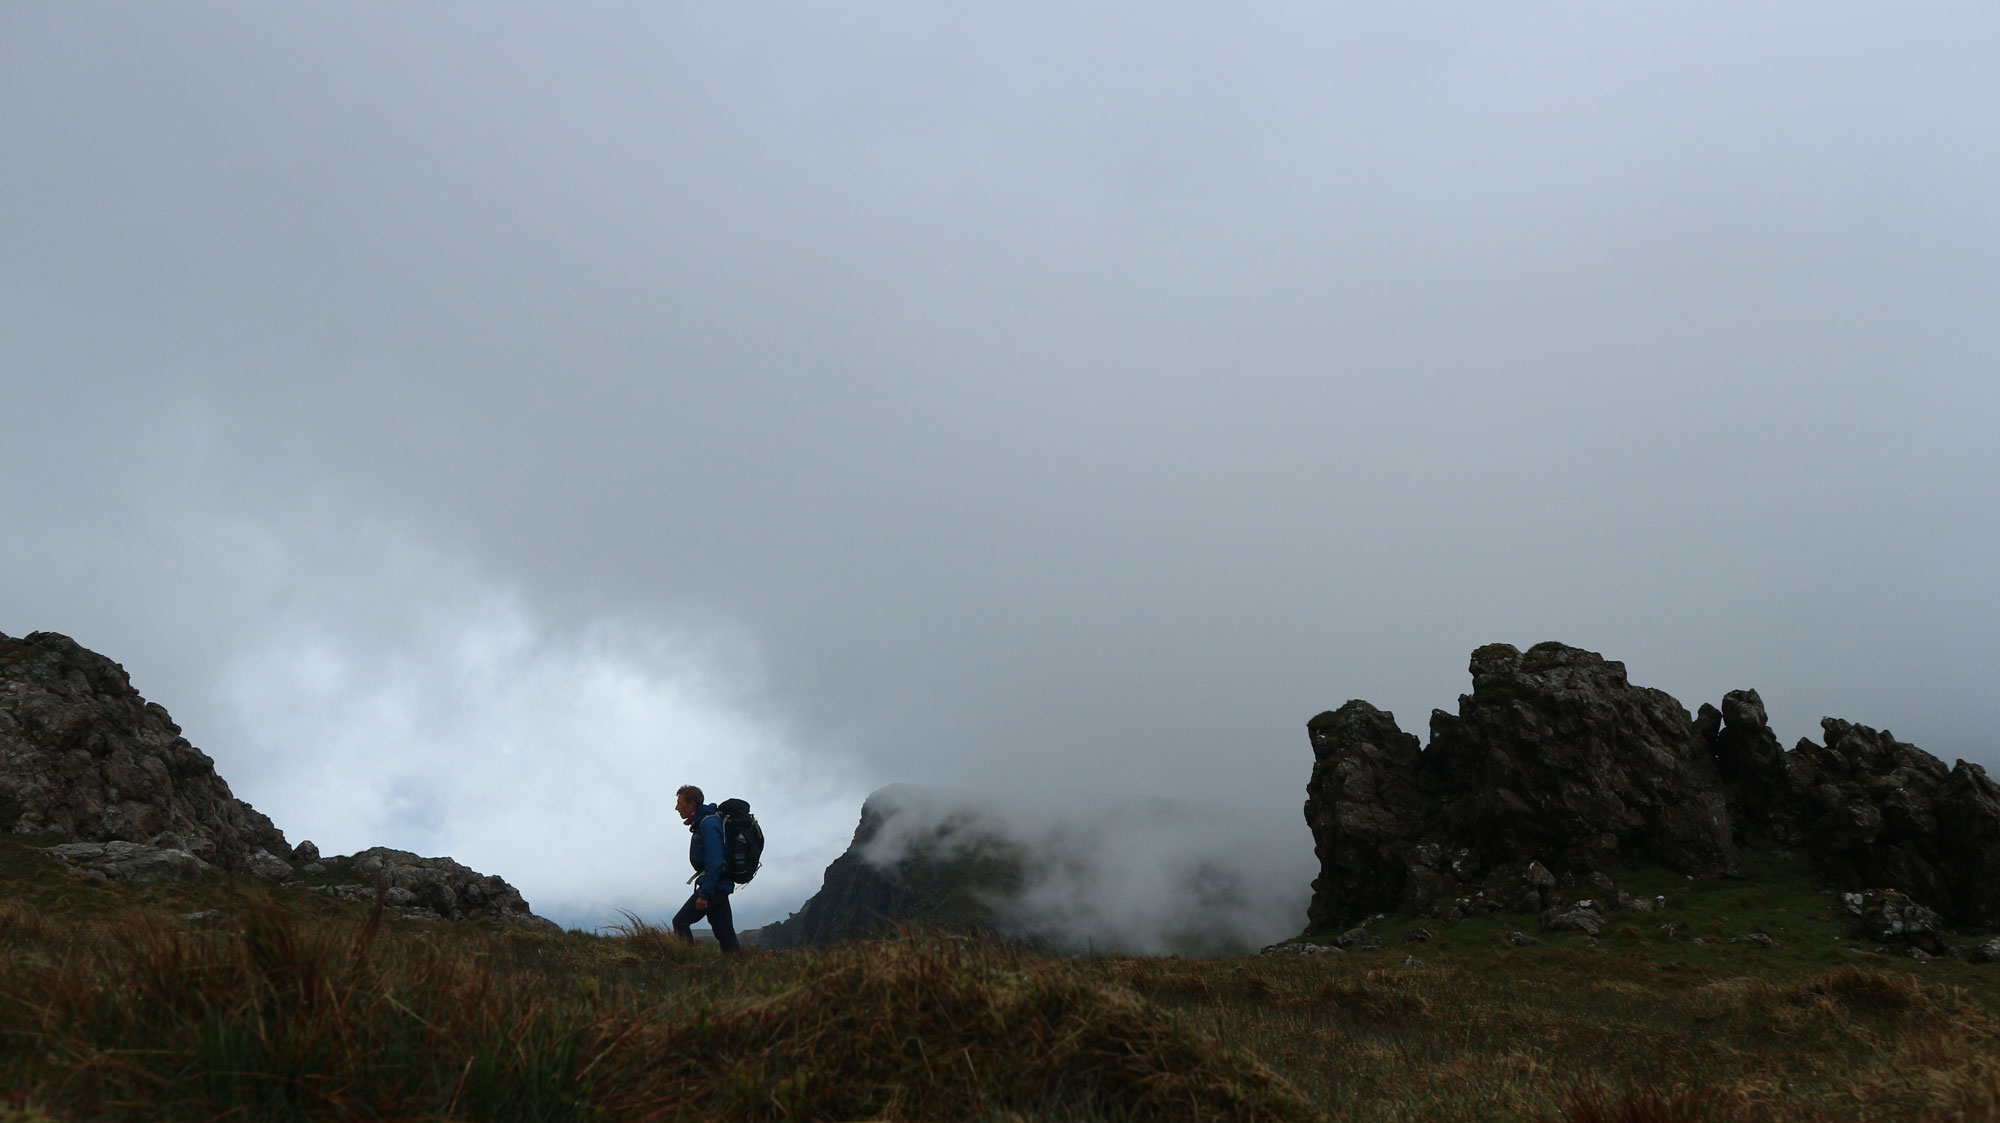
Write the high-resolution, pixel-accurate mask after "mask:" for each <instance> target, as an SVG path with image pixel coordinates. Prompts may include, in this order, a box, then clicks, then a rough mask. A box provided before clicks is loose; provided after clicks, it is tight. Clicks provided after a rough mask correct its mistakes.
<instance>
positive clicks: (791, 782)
mask: <svg viewBox="0 0 2000 1123" xmlns="http://www.w3.org/2000/svg"><path fill="white" fill-rule="evenodd" d="M373 547H374V549H373V550H372V552H367V553H372V556H360V557H355V558H353V559H351V561H352V563H353V564H351V565H331V566H327V567H325V568H324V569H320V568H317V567H315V569H314V571H313V572H312V573H311V574H310V576H309V577H307V576H306V575H301V576H302V577H305V580H304V581H303V582H302V583H301V584H302V587H305V588H310V589H311V590H313V591H314V593H315V594H316V596H315V599H314V601H313V603H311V604H310V605H301V604H294V605H292V606H291V607H290V609H289V610H288V611H286V612H284V613H282V614H280V616H279V617H278V622H277V623H275V624H274V625H273V627H272V628H271V630H270V632H269V634H268V635H266V636H265V637H264V638H263V640H262V641H261V642H260V643H258V644H256V645H255V646H253V647H251V648H249V649H248V650H246V651H244V652H243V653H242V654H241V655H239V656H238V657H237V658H235V659H234V660H232V661H231V662H230V663H229V664H228V665H227V667H226V669H225V671H224V673H223V682H224V686H223V695H224V700H225V703H226V706H227V710H228V713H229V715H230V719H231V724H232V725H233V726H235V728H236V729H237V730H238V733H237V740H238V752H237V753H236V754H235V755H238V756H241V757H242V758H244V760H245V761H246V762H254V766H253V767H250V768H249V769H248V770H247V771H243V772H240V773H239V774H237V775H234V776H231V777H230V778H231V779H232V782H233V783H234V784H235V787H236V790H237V793H238V794H239V795H240V796H243V797H245V798H248V799H250V800H251V801H252V802H253V803H255V804H256V805H257V807H258V808H259V809H260V810H262V811H264V812H265V813H267V814H269V815H270V816H271V817H272V819H273V820H274V821H275V822H277V824H278V825H279V826H280V827H282V828H283V829H285V830H286V832H287V833H288V835H289V837H290V838H291V839H292V840H293V841H294V842H297V841H299V840H301V839H305V838H310V839H312V840H313V841H314V842H315V843H317V844H318V845H319V846H320V848H321V849H322V850H323V851H325V852H327V853H351V852H353V851H355V850H357V849H361V848H363V847H367V846H376V845H384V846H394V847H398V848H401V849H407V850H414V851H417V852H418V853H422V854H426V855H448V856H450V857H453V858H456V859H457V860H459V861H461V862H464V863H465V864H467V865H469V866H472V867H473V868H475V869H478V870H480V871H481V872H485V873H494V874H499V875H500V876H502V877H505V878H507V879H508V880H509V881H510V882H512V883H513V884H514V885H515V886H516V887H517V888H519V889H520V890H521V891H522V893H523V895H525V896H526V897H527V898H528V900H529V902H530V903H531V904H532V905H533V906H534V908H535V910H536V911H537V912H538V913H541V914H542V915H545V916H549V917H552V918H554V919H556V920H559V921H561V922H563V923H565V924H570V925H599V924H605V923H609V922H611V921H614V920H616V919H618V910H621V909H629V910H632V911H634V912H637V913H638V914H640V915H641V916H645V917H647V918H648V919H655V920H663V919H664V918H665V917H666V916H667V915H670V914H671V913H672V911H673V910H674V909H675V908H677V907H678V906H679V905H680V903H681V901H682V900H683V899H685V896H686V889H685V887H684V885H683V881H684V879H685V878H686V876H687V874H688V872H689V871H688V869H686V868H685V867H686V865H687V861H686V831H685V828H683V827H682V825H681V823H680V821H679V819H678V818H677V817H676V816H675V815H674V813H673V801H674V796H673V792H674V789H675V788H676V787H678V786H679V785H681V784H684V783H693V784H698V785H700V786H701V787H702V788H703V789H704V790H705V791H706V792H708V793H709V794H710V798H711V799H721V798H724V797H727V796H740V797H742V798H745V799H747V800H749V802H750V804H751V806H752V808H753V809H754V810H755V811H756V813H757V815H758V817H759V820H760V821H761V822H762V823H763V824H764V827H765V832H766V835H767V836H768V838H769V849H768V851H767V853H766V856H765V870H764V872H763V873H762V874H761V876H760V877H759V878H758V879H757V881H756V882H754V883H753V884H752V885H750V886H747V887H745V888H744V889H743V890H742V896H741V897H739V898H738V902H737V907H738V916H739V923H742V924H744V925H745V926H750V925H754V924H758V923H762V922H763V921H765V920H768V919H772V918H774V917H775V916H782V915H783V914H784V912H786V911H788V910H789V909H792V908H796V907H797V905H798V903H799V902H800V901H802V900H803V899H804V898H805V897H806V896H808V895H809V894H810V893H811V892H812V891H813V890H815V889H816V888H817V887H818V884H819V878H820V874H821V872H822V870H823V869H824V868H825V866H826V864H827V863H828V862H830V861H831V860H832V859H833V858H834V857H835V856H836V855H837V854H838V853H839V851H840V849H841V848H842V847H843V846H844V845H845V842H846V839H847V835H848V833H849V832H851V830H852V829H853V824H854V820H855V817H856V815H857V813H858V810H859V807H860V803H861V798H862V794H863V793H864V790H865V789H864V788H863V786H862V784H861V783H860V782H859V778H858V777H857V776H856V774H855V772H854V770H853V769H852V767H851V765H850V764H849V762H848V761H847V760H846V759H845V758H844V757H842V756H841V755H839V754H837V753H832V752H827V751H825V750H824V749H822V748H819V747H807V746H803V745H800V744H797V743H796V742H794V741H792V740H791V739H789V737H788V735H787V734H786V732H785V731H784V730H783V729H782V728H781V726H780V723H778V722H776V721H775V720H771V719H768V718H766V717H765V716H763V715H760V714H759V713H758V712H757V711H756V708H755V707H756V698H755V683H754V682H748V683H746V682H740V681H728V680H724V679H722V678H719V677H718V676H717V674H716V671H715V668H717V667H736V668H745V667H746V666H747V664H749V663H750V662H751V660H750V659H749V658H748V656H747V652H746V650H745V649H746V646H747V641H745V640H744V639H743V638H742V637H735V636H726V635H716V634H708V635H697V634H690V633H683V632H674V631H670V630H660V631H647V630H643V629H638V628H634V627H632V626H630V625H614V624H611V623H597V624H589V625H585V626H583V627H581V628H577V629H571V630H563V629H559V628H556V627H554V626H552V625H550V624H548V623H547V622H545V621H542V620H539V619H537V618H536V616H535V615H534V613H533V612H532V611H531V610H530V609H529V608H528V607H527V606H526V605H525V604H524V603H523V602H522V601H521V599H520V598H519V597H517V596H515V595H513V594H511V593H510V592H508V591H507V590H506V589H505V588H503V587H500V586H497V585H494V584H492V583H488V582H481V581H479V580H478V579H477V578H476V577H474V576H473V575H472V574H470V573H468V572H467V570H466V567H463V566H455V565H452V564H449V563H448V562H446V561H445V560H443V559H440V558H437V557H434V556H427V555H425V554H424V553H423V552H422V551H420V550H418V549H416V548H414V547H411V546H409V545H408V544H406V543H398V542H395V541H393V540H392V539H384V538H382V537H380V536H378V537H377V538H376V540H375V541H374V543H373ZM268 558H269V555H268V553H267V554H265V559H266V562H267V563H268ZM341 570H346V571H347V572H348V573H349V574H350V576H349V579H348V581H347V584H346V585H345V587H343V586H342V585H341V583H340V579H339V578H338V577H337V576H336V573H337V572H338V571H341ZM364 575H365V576H364ZM385 575H390V576H389V580H387V581H384V580H383V578H384V576H385ZM385 586H386V587H385ZM329 592H331V593H332V594H333V595H331V596H328V595H326V594H328V593H329ZM374 597H381V598H385V603H386V604H387V605H392V606H395V607H394V610H395V611H407V612H408V613H409V615H408V616H407V617H405V618H402V619H387V618H378V619H375V620H373V621H372V623H371V622H370V621H368V619H367V616H368V615H369V613H367V612H357V613H349V612H347V611H345V609H347V608H349V607H354V608H356V609H359V608H361V607H363V606H362V605H361V603H360V602H362V601H365V600H368V599H369V598H374ZM357 624H359V625H360V626H358V627H357ZM385 627H386V628H390V629H393V631H394V632H395V635H394V636H393V637H392V638H391V637H384V636H383V635H382V634H381V629H382V628H385Z"/></svg>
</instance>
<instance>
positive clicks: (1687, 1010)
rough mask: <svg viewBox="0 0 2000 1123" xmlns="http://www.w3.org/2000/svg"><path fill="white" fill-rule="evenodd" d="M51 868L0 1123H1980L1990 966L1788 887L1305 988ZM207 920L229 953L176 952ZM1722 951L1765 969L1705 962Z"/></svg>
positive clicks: (4, 967)
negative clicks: (1924, 949) (419, 908)
mask: <svg viewBox="0 0 2000 1123" xmlns="http://www.w3.org/2000/svg"><path fill="white" fill-rule="evenodd" d="M38 851H39V846H38V844H37V840H23V839H20V838H17V837H11V836H0V890H4V896H0V1040H4V1048H0V1123H11V1121H12V1120H14V1119H21V1120H35V1123H40V1121H41V1120H42V1119H46V1118H55V1119H64V1120H123V1119H148V1120H153V1119H158V1120H210V1119H222V1118H231V1119H255V1120H266V1119H459V1120H586V1119H676V1118H704V1119H707V1118H713V1119H723V1120H753V1119H814V1120H818V1119H974V1120H989V1121H1000V1120H1020V1121H1024V1123H1025V1121H1031V1120H1036V1121H1072V1120H1074V1121H1084V1120H1117V1119H1149V1120H1150V1119H1187V1120H1201V1119H1244V1120H1315V1119H1341V1120H1491V1119H1531V1120H1550V1121H1553V1120H1558V1119H1561V1120H1607V1121H1608V1120H1619V1121H1623V1123H1643V1121H1667V1120H1766V1119H1768V1120H1821V1119H1852V1120H1857V1121H1859V1120H1869V1121H1871V1123H1872V1121H1877V1120H1896V1119H1911V1120H1919V1119H1921V1120H1938V1121H1943V1120H1954V1119H1964V1120H1973V1119H1990V1118H1994V1117H1996V1116H2000V966H1996V967H1976V966H1972V965H1969V964H1965V963H1962V962H1956V961H1949V960H1941V961H1938V962H1935V963H1930V964H1921V965H1920V964H1917V963H1915V962H1913V961H1910V960H1896V959H1890V958H1888V957H1885V956H1877V955H1865V956H1859V957H1857V956H1855V955H1853V954H1851V953H1850V952H1848V951H1847V950H1846V949H1847V948H1849V947H1852V946H1855V945H1854V944H1853V943H1852V941H1849V940H1847V939H1846V938H1845V937H1846V925H1845V923H1844V921H1843V919H1842V918H1841V917H1839V916H1838V915H1837V911H1836V899H1835V898H1833V897H1832V896H1830V895H1826V894H1824V893H1822V892H1820V891H1819V890H1817V889H1815V888H1814V887H1813V886H1812V885H1811V884H1810V882H1809V881H1808V880H1807V879H1805V878H1804V877H1803V875H1802V869H1803V867H1802V865H1801V864H1800V863H1799V862H1798V860H1797V859H1786V858H1784V857H1782V856H1779V855H1759V856H1757V857H1756V858H1755V860H1754V861H1753V862H1752V863H1750V865H1749V866H1748V868H1747V869H1746V877H1745V878H1744V879H1742V880H1716V881H1704V882H1690V881H1688V880H1686V879H1684V878H1679V877H1677V876H1675V875H1672V874H1670V873H1666V872H1664V871H1659V870H1645V869H1635V870H1631V871H1625V873H1624V874H1623V875H1621V878H1620V881H1621V888H1624V889H1626V890H1627V891H1628V892H1631V893H1633V894H1635V895H1644V896H1652V895H1654V894H1656V893H1664V894H1665V895H1666V896H1667V897H1668V898H1669V902H1670V907H1669V909H1668V910H1667V911H1666V912H1664V913H1652V914H1621V913H1613V914H1611V920H1610V923H1609V924H1607V926H1606V928H1605V931H1604V933H1603V934H1602V936H1601V938H1600V939H1599V940H1598V941H1597V943H1596V944H1595V945H1594V946H1593V945H1592V944H1591V943H1590V942H1589V941H1587V940H1586V939H1585V938H1584V937H1583V936H1582V935H1581V934H1576V933H1556V934H1545V933H1540V932H1538V931H1535V930H1534V918H1532V917H1525V916H1512V915H1505V914H1502V915H1495V916H1487V917H1480V918H1476V919H1473V920H1467V921H1462V922H1459V923H1456V924H1445V923H1442V922H1440V921H1436V920H1423V921H1419V920H1395V921H1385V922H1382V923H1380V924H1378V925H1376V926H1374V930H1375V931H1377V932H1378V933H1379V935H1380V936H1381V938H1382V940H1383V947H1382V948H1381V950H1379V951H1353V952H1347V953H1341V954H1332V953H1329V954H1324V955H1318V956H1297V957H1293V956H1268V957H1250V958H1235V959H1218V960H1188V959H1178V958H1136V957H1099V958H1087V959H1066V958H1060V957H1050V956H1045V955H1041V954H1038V953H1035V952H1033V951H1031V950H1028V949H1024V948H1021V947H1017V946H1010V945H1005V944H1001V943H996V942H992V941H989V940H984V939H978V938H967V937H955V936H948V935H939V934H924V933H915V934H910V933H906V934H904V935H903V936H902V937H901V938H899V939H895V940H890V941H885V942H878V943H872V944H854V945H849V946H846V947H841V948H834V949H830V950H825V951H798V952H777V953H773V952H756V951H751V952H747V953H746V954H744V955H742V956H739V957H735V958H727V959H726V958H723V957H721V956H719V955H718V954H717V953H716V952H715V950H714V949H713V948H712V947H711V946H706V945H704V946H695V947H690V946H685V945H682V944H680V943H678V942H677V941H675V940H674V939H673V938H672V935H671V933H667V932H663V931H661V930H660V929H659V928H657V927H655V926H653V925H650V924H647V923H645V922H644V921H642V920H640V919H638V918H636V917H635V918H628V923H627V924H626V925H624V926H623V927H622V928H621V929H620V930H618V931H617V932H616V933H615V934H613V935H611V936H595V935H589V934H585V933H581V932H570V933H564V934H560V935H548V934H543V933H540V932H536V931H532V930H529V929H526V928H521V927H507V926H493V925H473V924H460V925H439V924H420V923H413V922H403V921H399V920H397V919H396V918H395V917H393V916H384V915H380V914H376V913H373V912H372V911H371V910H369V909H366V908H361V907H357V906H353V905H349V904H345V903H342V902H335V901H330V900H327V899H326V898H324V897H321V896H319V895H316V894H312V893H309V892H305V891H302V890H280V889H272V888H269V887H266V886H262V885H257V884H249V883H243V882H238V881H233V880H229V879H220V878H218V879H214V880H211V881H207V882H198V883H191V884H186V885H172V886H164V885H163V886H129V885H124V886H121V885H107V884H105V883H103V882H98V881H93V880H90V879H87V878H84V877H81V876H79V875H77V874H75V873H72V872H69V871H66V870H63V869H60V868H58V867H57V866H56V865H55V864H54V863H53V862H52V861H50V860H49V859H48V858H47V857H46V856H45V855H42V854H40V853H39V852H38ZM1572 895H1573V896H1585V895H1595V894H1594V892H1593V893H1589V894H1586V893H1573V894H1572ZM200 909H219V910H220V911H221V913H222V915H221V917H220V919H219V920H217V921H215V922H210V923H191V922H188V921H186V920H184V919H182V917H183V916H184V915H185V914H186V913H189V912H194V911H197V910H200ZM1628 921H1629V923H1628ZM1666 923H1671V924H1676V925H1679V926H1680V927H1679V929H1678V931H1677V933H1676V934H1675V935H1673V936H1669V935H1667V934H1666V933H1664V932H1662V931H1661V930H1660V928H1659V925H1661V924H1666ZM1418 927H1425V928H1429V929H1431V930H1432V931H1433V932H1434V933H1435V935H1434V936H1433V937H1432V938H1431V939H1430V940H1428V941H1427V942H1424V943H1413V944H1405V943H1404V942H1403V937H1404V936H1405V935H1406V934H1408V933H1410V932H1412V931H1414V930H1415V929H1416V928H1418ZM1515 929H1520V930H1524V931H1529V932H1531V933H1532V934H1534V935H1536V936H1538V937H1539V938H1541V939H1542V940H1543V941H1544V942H1543V943H1541V944H1540V945H1537V946H1533V947H1513V946H1511V945H1509V944H1507V943H1506V941H1505V937H1506V934H1507V933H1508V932H1509V931H1513V930H1515ZM1746 931H1765V932H1768V933H1769V934H1770V935H1772V936H1774V937H1776V938H1777V939H1779V940H1780V941H1782V942H1783V944H1784V946H1783V947H1782V948H1780V949H1777V950H1759V949H1755V948H1750V947H1747V946H1744V945H1735V944H1727V943H1722V942H1720V940H1722V939H1726V938H1727V937H1728V936H1732V935H1741V934H1742V933H1743V932H1746ZM1695 937H1700V938H1701V939H1702V940H1703V942H1702V943H1700V944H1697V943H1694V942H1693V939H1694V938H1695ZM1411 957H1414V958H1415V959H1416V960H1420V962H1406V960H1408V959H1409V958H1411ZM9 1113H12V1114H9ZM43 1113H45V1114H43Z"/></svg>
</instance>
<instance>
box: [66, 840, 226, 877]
mask: <svg viewBox="0 0 2000 1123" xmlns="http://www.w3.org/2000/svg"><path fill="white" fill-rule="evenodd" d="M48 854H49V856H50V857H52V858H55V859H56V860H57V861H60V862H64V863H67V864H69V865H72V866H76V867H79V868H81V869H83V870H86V871H88V872H91V873H95V874H98V875H101V876H103V877H105V878H108V879H110V880H112V881H196V880H199V879H200V878H201V877H202V876H203V875H205V874H209V873H213V872H215V867H213V866H211V865H209V864H208V863H207V862H204V861H202V860H201V859H200V858H197V857H195V856H194V855H193V854H190V853H188V852H187V851H185V850H168V849H163V848H161V847H157V846H145V845H142V844H140V843H136V842H122V841H113V842H66V843H62V844H60V845H57V846H51V847H49V849H48Z"/></svg>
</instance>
